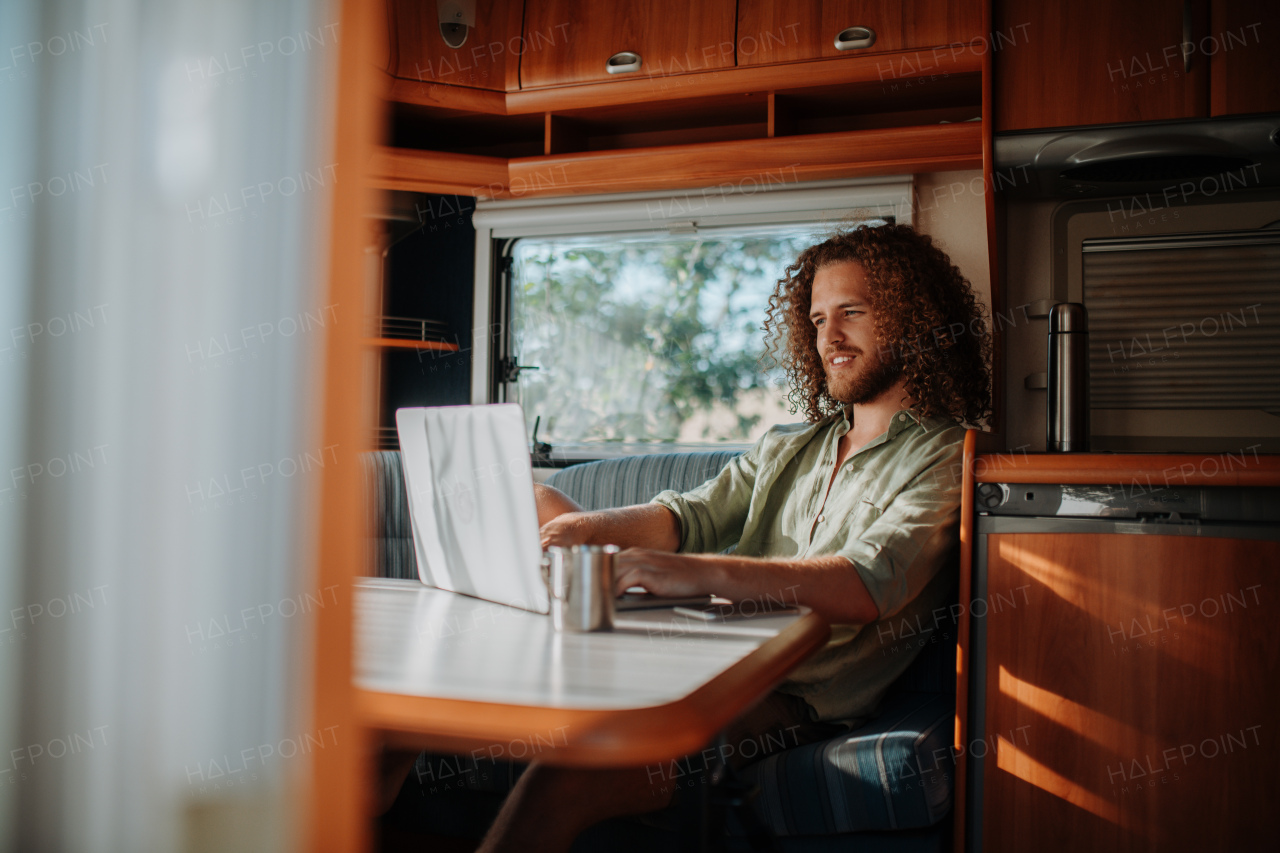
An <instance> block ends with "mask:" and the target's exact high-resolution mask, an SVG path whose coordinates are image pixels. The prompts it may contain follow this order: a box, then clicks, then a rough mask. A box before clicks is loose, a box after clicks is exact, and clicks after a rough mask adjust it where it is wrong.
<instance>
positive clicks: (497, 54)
mask: <svg viewBox="0 0 1280 853" xmlns="http://www.w3.org/2000/svg"><path fill="white" fill-rule="evenodd" d="M475 4H476V25H475V27H473V28H472V29H471V32H469V33H468V34H467V40H466V42H465V43H464V44H463V45H462V46H461V47H458V48H452V47H449V45H447V44H445V42H444V38H443V37H442V36H441V35H440V23H439V16H438V11H437V5H436V3H435V2H434V0H430V2H426V0H392V2H391V3H389V4H388V10H389V11H388V15H389V25H390V27H391V34H392V38H391V43H392V46H393V50H392V55H391V61H392V72H391V73H392V74H394V75H395V76H396V77H401V78H404V79H406V80H414V81H434V82H437V83H446V84H448V85H451V86H465V87H469V88H473V89H494V90H497V91H505V90H507V89H515V88H518V87H519V69H520V54H521V52H523V51H524V50H525V48H526V46H525V43H524V41H523V40H522V37H521V21H522V18H523V10H524V3H523V2H522V0H475Z"/></svg>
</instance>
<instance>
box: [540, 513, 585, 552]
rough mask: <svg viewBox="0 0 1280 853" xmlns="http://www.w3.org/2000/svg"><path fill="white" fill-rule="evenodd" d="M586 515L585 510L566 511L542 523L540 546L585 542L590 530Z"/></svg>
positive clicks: (567, 545)
mask: <svg viewBox="0 0 1280 853" xmlns="http://www.w3.org/2000/svg"><path fill="white" fill-rule="evenodd" d="M587 516H588V513H585V512H566V513H564V514H562V515H557V516H556V517H555V518H553V519H551V520H550V521H548V522H547V523H546V524H544V525H542V529H541V530H540V531H539V532H540V533H541V534H542V547H543V548H550V547H551V546H553V545H559V546H560V547H561V548H569V547H572V546H574V545H585V544H587V540H588V538H590V536H591V532H592V527H591V525H590V524H589V523H588V519H587Z"/></svg>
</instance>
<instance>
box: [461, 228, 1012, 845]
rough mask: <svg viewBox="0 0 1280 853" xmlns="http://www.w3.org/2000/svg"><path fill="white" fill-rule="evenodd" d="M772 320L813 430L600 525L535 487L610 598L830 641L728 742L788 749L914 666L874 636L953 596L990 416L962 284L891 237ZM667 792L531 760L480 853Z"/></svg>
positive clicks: (792, 280) (874, 240)
mask: <svg viewBox="0 0 1280 853" xmlns="http://www.w3.org/2000/svg"><path fill="white" fill-rule="evenodd" d="M769 305H770V307H769V311H768V316H767V319H766V322H765V330H766V332H767V333H768V335H769V337H770V339H771V342H772V346H773V351H774V352H775V354H776V353H778V352H781V354H782V359H781V360H782V363H783V365H784V366H785V367H786V369H787V373H788V376H789V378H790V380H791V381H792V384H793V390H792V393H791V400H792V402H793V404H795V405H797V406H798V408H799V409H800V410H801V411H803V412H804V414H805V416H806V418H807V423H803V424H793V425H787V426H780V427H774V428H772V429H770V430H769V431H768V432H767V433H766V434H765V435H764V437H762V438H761V439H760V440H759V441H758V442H757V443H756V445H755V446H754V447H752V448H751V450H749V451H748V452H747V453H746V454H744V455H743V456H741V457H739V458H738V459H736V460H735V461H733V462H732V463H730V464H729V465H728V466H726V467H725V469H724V470H723V471H722V472H721V473H720V474H719V475H718V476H716V477H715V478H714V479H712V480H710V481H709V482H707V483H705V484H703V485H702V486H700V487H699V488H697V489H695V490H693V491H692V492H689V493H686V494H683V495H681V494H677V493H675V492H671V491H668V492H663V493H662V494H660V495H658V496H657V497H656V498H654V500H653V502H651V503H649V504H646V505H642V506H634V507H626V508H622V509H616V510H606V511H601V512H582V511H580V508H579V507H577V506H576V505H575V504H573V502H572V501H571V500H569V499H568V498H567V497H566V496H565V495H563V494H561V493H559V492H557V491H555V490H554V489H549V488H546V487H541V486H540V487H538V494H537V499H538V510H539V520H540V521H541V522H542V523H543V526H542V542H543V546H544V547H546V546H549V545H574V544H581V543H595V544H606V543H612V544H616V545H619V546H621V547H622V548H624V549H625V550H623V551H622V552H621V553H620V554H619V555H618V557H617V561H616V578H615V587H616V590H617V591H618V592H619V593H621V592H622V591H624V590H625V589H627V588H628V587H632V586H642V587H644V588H645V589H647V590H649V591H650V592H653V593H657V594H659V595H664V596H685V595H697V594H703V593H714V594H717V595H721V596H724V597H726V598H729V599H731V600H734V601H745V600H746V599H749V598H750V599H756V600H759V601H770V600H772V601H777V600H778V599H780V598H781V599H785V600H788V601H796V602H798V603H800V604H803V605H806V606H808V607H811V608H813V609H814V610H815V611H817V612H818V613H819V614H821V615H822V616H823V617H825V618H826V619H827V621H828V622H829V623H830V624H831V626H832V629H831V639H830V641H829V642H828V644H827V646H826V647H825V648H824V649H822V650H821V651H819V652H818V653H817V654H815V655H814V657H812V658H811V659H810V660H808V661H807V662H806V663H804V664H803V665H801V666H800V667H799V668H798V669H796V670H795V671H794V672H793V673H792V674H791V676H790V678H789V679H788V680H787V681H785V682H784V683H783V684H781V685H779V687H778V688H777V690H776V691H775V692H774V693H773V694H771V695H770V696H769V697H767V698H766V700H765V701H763V702H762V703H761V704H760V705H759V706H757V707H756V708H754V709H752V710H751V711H749V712H748V713H747V714H746V715H744V717H743V719H742V720H740V721H739V722H738V723H737V724H735V726H734V728H733V730H732V733H731V735H730V742H733V739H734V738H735V737H743V736H747V737H753V736H756V735H759V734H762V733H765V732H789V733H791V735H792V738H791V740H790V741H786V742H787V745H788V746H794V745H798V744H799V743H805V742H812V741H814V740H818V739H821V738H824V737H829V736H833V735H834V734H835V733H837V732H839V731H842V730H844V729H845V728H846V727H852V726H856V725H858V724H860V723H861V722H864V721H866V720H867V719H868V718H869V717H871V716H873V715H874V713H875V710H876V706H877V705H878V703H879V701H880V699H881V698H882V696H883V695H884V692H885V690H886V688H887V687H888V686H889V685H890V684H891V683H892V682H893V681H894V679H896V678H897V677H898V676H899V675H900V674H901V673H902V671H903V670H904V669H906V667H907V665H908V664H909V663H910V662H911V658H912V657H913V654H912V653H908V652H903V653H898V654H885V653H884V649H883V648H882V646H881V644H880V637H881V632H879V631H877V627H878V624H880V623H888V622H889V621H890V620H893V622H894V623H895V624H900V620H902V619H908V620H913V621H914V619H915V618H916V617H920V618H921V620H922V621H927V620H928V619H929V618H930V613H931V612H932V611H934V610H935V609H937V608H939V607H942V606H944V605H945V603H946V598H947V596H948V595H949V594H950V593H951V592H952V590H953V589H954V583H955V580H956V579H955V577H954V562H953V561H952V560H951V557H952V554H953V552H954V549H955V546H956V541H957V540H956V526H957V522H958V519H959V503H960V496H959V491H960V490H959V484H960V477H959V476H958V474H959V470H960V460H961V444H962V438H963V434H964V430H963V428H962V427H961V426H960V425H959V423H960V422H967V423H970V424H976V423H978V422H979V421H981V420H982V419H984V418H985V417H987V416H988V415H989V413H990V392H989V383H990V372H989V369H988V366H987V360H988V357H989V354H990V337H989V333H988V332H987V329H986V325H985V323H984V322H983V319H982V312H981V308H980V307H979V305H978V303H977V301H976V299H975V298H974V294H973V292H972V289H971V287H970V285H969V283H968V282H967V281H966V280H965V279H964V277H963V276H962V275H961V273H960V271H959V270H958V269H957V268H956V267H955V266H953V265H952V264H951V262H950V260H949V259H948V258H947V256H946V255H945V254H943V252H942V251H940V250H939V249H937V248H936V247H935V246H933V244H932V242H931V241H930V239H929V238H928V237H927V236H924V235H920V234H917V233H916V232H915V231H913V230H912V229H911V228H909V227H907V226H902V225H883V226H879V227H863V228H857V229H854V230H852V231H847V232H844V233H840V234H837V235H836V236H834V237H832V238H831V239H829V240H827V241H826V242H824V243H821V244H818V245H816V246H812V247H810V248H809V249H806V250H805V251H804V252H803V253H801V255H800V257H799V258H798V259H797V260H796V262H795V263H794V264H792V265H791V266H790V267H788V268H787V271H786V275H785V277H784V278H783V279H782V280H780V281H779V282H778V285H777V288H776V291H775V293H774V295H773V297H772V298H771V299H770V303H769ZM730 545H736V548H735V550H734V553H733V554H732V555H726V554H723V553H721V552H723V551H724V550H725V549H726V548H728V547H729V546H730ZM944 568H945V569H948V570H946V571H944ZM791 741H794V742H791ZM670 797H671V793H670V791H669V790H668V789H667V788H665V787H663V788H656V787H655V786H654V785H653V784H652V773H651V772H646V770H645V768H635V769H621V770H578V769H564V768H554V767H547V766H544V765H542V764H541V763H535V764H533V765H531V766H530V768H529V769H528V771H527V772H526V773H525V774H524V775H523V776H522V777H521V779H520V781H519V782H518V783H517V785H516V787H515V788H514V789H513V791H512V793H511V795H510V796H509V797H508V799H507V801H506V803H505V804H504V805H503V808H502V811H501V813H500V814H499V816H498V818H497V820H496V821H495V823H494V825H493V827H492V828H491V830H490V832H489V835H488V836H487V837H486V838H485V841H484V842H483V844H482V845H481V848H480V849H481V850H482V851H499V850H516V849H519V850H548V851H549V850H564V849H567V848H568V846H569V844H570V843H572V841H573V839H574V838H575V837H576V836H577V834H578V833H579V832H581V831H582V830H583V829H585V828H586V827H588V826H590V825H592V824H594V823H597V822H599V821H601V820H603V819H605V818H609V817H616V816H621V815H629V814H639V813H644V812H649V811H653V810H655V809H659V808H662V807H664V806H666V805H667V803H668V801H669V799H670Z"/></svg>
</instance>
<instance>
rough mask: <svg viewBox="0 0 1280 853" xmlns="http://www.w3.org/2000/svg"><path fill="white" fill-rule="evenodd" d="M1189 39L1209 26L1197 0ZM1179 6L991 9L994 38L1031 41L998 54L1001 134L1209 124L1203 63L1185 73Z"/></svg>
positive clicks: (1032, 1) (1137, 0) (1161, 0)
mask: <svg viewBox="0 0 1280 853" xmlns="http://www.w3.org/2000/svg"><path fill="white" fill-rule="evenodd" d="M1189 7H1190V15H1191V21H1190V23H1191V27H1192V29H1191V31H1192V32H1193V33H1196V32H1204V31H1205V28H1206V27H1207V26H1208V7H1207V0H1191V2H1190V4H1189ZM1183 13H1184V4H1183V2H1182V0H1126V2H1124V3H1115V2H1113V0H995V6H994V17H995V25H996V31H997V32H1005V31H1010V30H1021V31H1024V32H1026V34H1027V38H1026V39H1025V40H1023V41H1020V42H1019V43H1018V44H1015V45H1012V46H1007V47H1004V48H1002V49H1000V50H997V51H995V52H994V54H993V57H992V60H993V62H994V74H995V80H994V83H995V102H996V103H995V106H996V111H995V127H996V130H997V131H1005V130H1026V129H1029V128H1043V127H1068V126H1072V125H1087V124H1112V123H1116V122H1132V121H1166V120H1171V119H1182V118H1202V117H1205V116H1207V115H1208V107H1209V104H1208V80H1209V73H1208V67H1207V63H1205V62H1204V61H1196V59H1197V58H1196V57H1193V61H1192V63H1191V70H1190V72H1187V71H1185V70H1184V64H1183V57H1182V49H1181V47H1180V46H1179V45H1180V44H1181V43H1182V40H1183V38H1182V33H1183Z"/></svg>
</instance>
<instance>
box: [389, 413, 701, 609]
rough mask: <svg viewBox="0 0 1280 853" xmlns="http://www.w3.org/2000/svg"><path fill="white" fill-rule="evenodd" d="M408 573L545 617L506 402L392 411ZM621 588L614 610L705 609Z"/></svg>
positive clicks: (537, 542) (520, 451)
mask: <svg viewBox="0 0 1280 853" xmlns="http://www.w3.org/2000/svg"><path fill="white" fill-rule="evenodd" d="M396 431H397V433H398V434H399V436H400V454H401V460H402V463H403V465H404V477H405V488H406V491H407V492H408V496H409V518H410V522H411V524H412V529H413V550H414V553H415V554H416V555H417V558H418V577H419V578H421V580H422V582H423V583H425V584H427V585H428V586H434V587H438V588H440V589H447V590H450V591H452V592H460V593H463V594H465V595H472V596H475V597H477V598H483V599H486V600H488V601H495V602H498V603H500V604H507V605H510V606H512V607H519V608H522V609H524V610H532V611H535V612H537V613H548V612H550V609H551V607H550V600H549V599H548V596H547V589H546V586H545V585H544V584H543V581H542V569H541V561H542V545H541V538H540V536H539V534H538V511H537V507H536V506H535V504H534V498H533V468H532V464H531V461H530V456H529V448H528V445H527V444H526V441H525V423H524V412H523V411H522V410H521V408H520V406H519V405H517V404H515V403H497V404H490V405H478V406H439V407H428V408H413V409H398V410H397V411H396ZM710 600H711V597H710V596H705V595H704V596H698V597H695V598H679V599H677V598H665V599H664V598H658V597H657V596H653V595H649V594H647V593H640V594H637V593H634V592H631V591H628V594H627V595H626V596H623V597H622V598H620V599H618V601H617V608H618V609H619V610H629V609H639V608H644V607H655V606H658V607H671V606H676V605H684V604H706V603H707V602H709V601H710Z"/></svg>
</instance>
